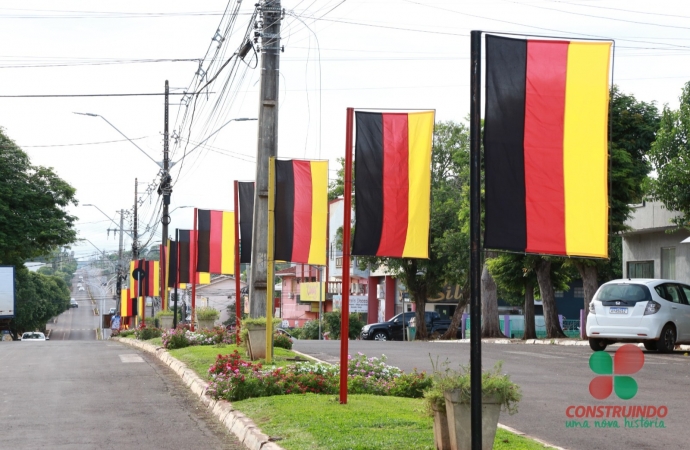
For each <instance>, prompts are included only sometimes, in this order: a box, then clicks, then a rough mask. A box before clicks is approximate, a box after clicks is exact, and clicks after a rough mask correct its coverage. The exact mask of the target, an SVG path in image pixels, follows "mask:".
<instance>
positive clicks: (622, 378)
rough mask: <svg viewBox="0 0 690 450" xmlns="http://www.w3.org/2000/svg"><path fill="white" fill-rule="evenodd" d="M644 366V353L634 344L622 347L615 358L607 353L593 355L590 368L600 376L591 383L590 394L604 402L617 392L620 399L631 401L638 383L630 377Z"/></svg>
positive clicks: (590, 358)
mask: <svg viewBox="0 0 690 450" xmlns="http://www.w3.org/2000/svg"><path fill="white" fill-rule="evenodd" d="M643 365H644V353H642V350H640V349H639V347H637V346H636V345H632V344H625V345H623V346H622V347H620V348H619V349H618V350H616V353H615V354H614V355H613V358H611V355H610V354H608V353H606V352H594V353H592V356H590V357H589V367H590V369H592V372H594V373H596V374H597V375H599V376H598V377H595V378H594V379H593V380H592V381H591V382H590V383H589V393H590V394H592V397H594V398H596V399H597V400H604V399H606V398H608V397H609V396H610V395H611V393H612V392H614V391H615V392H616V395H617V396H618V398H620V399H623V400H630V399H631V398H633V397H634V396H635V395H636V394H637V381H635V379H634V378H633V377H631V376H629V375H632V374H635V373H637V372H639V371H640V369H642V366H643Z"/></svg>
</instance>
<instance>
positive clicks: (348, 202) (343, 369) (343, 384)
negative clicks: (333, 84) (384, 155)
mask: <svg viewBox="0 0 690 450" xmlns="http://www.w3.org/2000/svg"><path fill="white" fill-rule="evenodd" d="M354 111H355V110H354V108H347V121H346V127H345V133H346V136H345V206H344V208H345V210H344V211H343V306H342V309H341V313H340V403H341V404H343V405H344V404H346V403H347V363H348V356H349V355H348V348H347V347H348V343H349V342H348V339H349V338H348V336H349V335H350V329H349V328H350V321H349V318H350V223H351V222H350V220H351V219H350V217H351V209H352V120H353V117H354Z"/></svg>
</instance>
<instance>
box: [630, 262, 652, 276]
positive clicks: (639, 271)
mask: <svg viewBox="0 0 690 450" xmlns="http://www.w3.org/2000/svg"><path fill="white" fill-rule="evenodd" d="M628 278H654V261H630V262H628Z"/></svg>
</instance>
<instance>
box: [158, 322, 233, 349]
mask: <svg viewBox="0 0 690 450" xmlns="http://www.w3.org/2000/svg"><path fill="white" fill-rule="evenodd" d="M234 343H235V333H234V332H232V331H229V330H228V329H227V328H225V327H224V326H216V327H214V328H213V329H212V330H200V331H190V330H189V329H188V328H185V327H178V328H177V329H175V330H167V331H165V332H164V333H163V346H164V347H165V348H167V349H175V348H184V347H189V346H190V345H214V344H218V345H219V344H234Z"/></svg>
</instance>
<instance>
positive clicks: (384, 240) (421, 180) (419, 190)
mask: <svg viewBox="0 0 690 450" xmlns="http://www.w3.org/2000/svg"><path fill="white" fill-rule="evenodd" d="M355 115H356V118H355V124H356V137H357V140H356V142H355V176H354V180H355V197H356V198H357V202H356V204H355V218H356V220H357V225H356V227H355V235H354V238H353V244H352V254H353V255H368V256H387V257H394V258H428V257H429V208H430V206H429V204H430V197H431V143H432V138H433V131H434V112H433V111H423V112H406V113H393V112H386V113H376V112H363V111H356V112H355Z"/></svg>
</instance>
